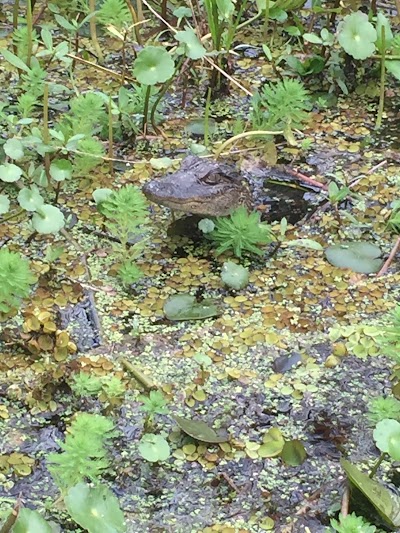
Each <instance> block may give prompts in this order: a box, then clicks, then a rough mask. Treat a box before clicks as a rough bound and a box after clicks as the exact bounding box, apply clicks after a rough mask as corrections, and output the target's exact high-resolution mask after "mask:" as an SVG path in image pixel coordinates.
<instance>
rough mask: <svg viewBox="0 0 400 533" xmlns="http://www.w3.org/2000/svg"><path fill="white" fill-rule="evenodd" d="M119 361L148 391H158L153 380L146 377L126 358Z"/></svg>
mask: <svg viewBox="0 0 400 533" xmlns="http://www.w3.org/2000/svg"><path fill="white" fill-rule="evenodd" d="M119 361H120V363H121V364H122V366H123V367H124V368H125V369H126V370H128V371H129V372H130V373H131V374H132V375H133V377H134V378H135V379H136V381H138V382H139V383H140V384H141V385H143V387H144V388H145V389H146V390H152V389H157V387H156V385H155V384H154V383H153V382H152V380H151V378H148V377H147V376H145V375H144V374H143V373H142V372H141V371H140V370H139V369H138V368H137V367H136V366H134V365H133V364H132V363H130V362H129V361H127V360H126V359H125V358H124V357H120V359H119Z"/></svg>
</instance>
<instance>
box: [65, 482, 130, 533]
mask: <svg viewBox="0 0 400 533" xmlns="http://www.w3.org/2000/svg"><path fill="white" fill-rule="evenodd" d="M64 501H65V506H66V507H67V509H68V512H69V514H70V515H71V517H72V519H73V520H75V522H76V523H77V524H79V525H80V526H81V527H83V528H84V529H85V530H87V531H89V533H125V531H126V524H125V521H124V515H123V513H122V511H121V509H120V507H119V502H118V499H117V498H116V497H115V496H114V494H113V493H112V492H111V490H110V489H109V488H108V487H106V486H105V485H100V486H98V487H89V485H87V484H86V483H79V484H78V485H75V487H72V488H71V489H69V491H68V493H67V495H66V497H65V499H64Z"/></svg>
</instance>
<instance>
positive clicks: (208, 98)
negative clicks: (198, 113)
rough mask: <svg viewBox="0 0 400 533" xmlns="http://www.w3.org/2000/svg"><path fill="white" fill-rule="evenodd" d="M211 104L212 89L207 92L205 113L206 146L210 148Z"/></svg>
mask: <svg viewBox="0 0 400 533" xmlns="http://www.w3.org/2000/svg"><path fill="white" fill-rule="evenodd" d="M210 103H211V87H209V88H208V90H207V99H206V108H205V112H204V145H205V146H208V144H209V141H210V122H209V120H210Z"/></svg>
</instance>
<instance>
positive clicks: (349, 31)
mask: <svg viewBox="0 0 400 533" xmlns="http://www.w3.org/2000/svg"><path fill="white" fill-rule="evenodd" d="M337 32H338V40H339V43H340V45H341V46H342V47H343V49H344V50H345V52H347V53H348V54H350V55H351V56H353V57H354V58H355V59H367V57H370V56H371V55H372V54H373V53H374V52H375V41H376V39H377V33H376V30H375V28H374V27H373V25H372V24H371V23H370V22H369V20H368V15H366V14H365V13H362V12H361V11H356V12H354V13H351V14H350V15H346V17H344V19H343V21H342V22H340V23H339V25H338V30H337Z"/></svg>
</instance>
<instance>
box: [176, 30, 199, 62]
mask: <svg viewBox="0 0 400 533" xmlns="http://www.w3.org/2000/svg"><path fill="white" fill-rule="evenodd" d="M175 39H176V40H177V41H179V42H180V43H183V44H184V45H185V52H186V55H187V57H189V58H190V59H201V58H202V57H204V56H205V55H206V49H205V48H204V46H203V45H202V44H201V42H200V40H199V38H198V37H197V35H196V34H195V32H194V31H193V30H192V28H188V29H186V30H184V31H178V32H176V33H175Z"/></svg>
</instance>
